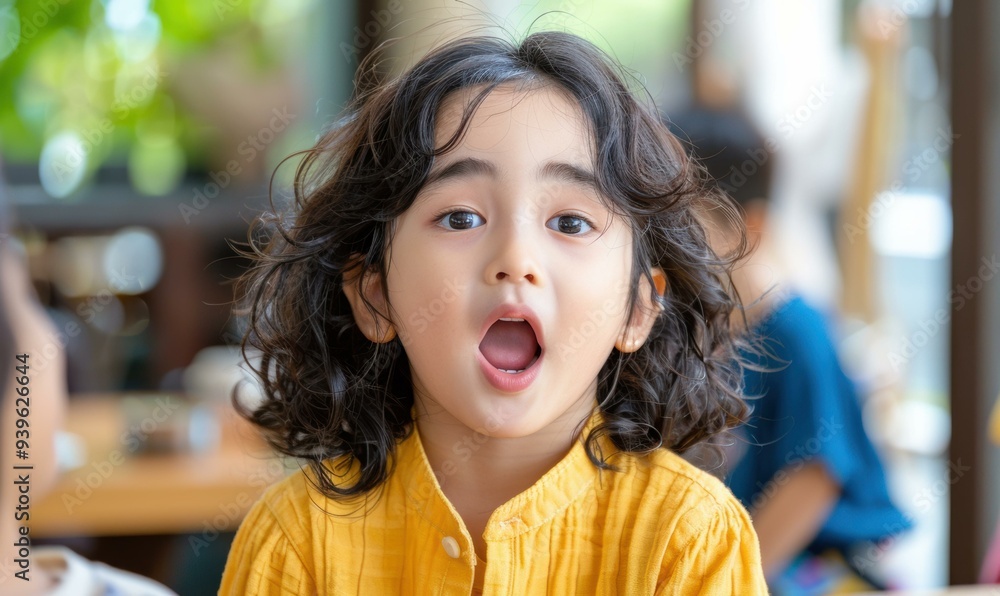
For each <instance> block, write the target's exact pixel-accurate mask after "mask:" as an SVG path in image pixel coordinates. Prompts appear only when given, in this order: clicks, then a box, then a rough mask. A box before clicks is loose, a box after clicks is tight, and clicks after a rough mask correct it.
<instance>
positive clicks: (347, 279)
mask: <svg viewBox="0 0 1000 596" xmlns="http://www.w3.org/2000/svg"><path fill="white" fill-rule="evenodd" d="M363 260H364V256H363V255H356V256H354V257H353V259H352V261H351V265H350V266H349V267H348V268H347V269H346V270H345V271H344V285H343V287H344V295H345V296H347V301H348V302H350V303H351V311H352V312H353V313H354V322H355V324H356V325H357V326H358V329H360V330H361V332H362V333H364V334H365V337H367V338H368V339H369V341H372V342H375V343H380V344H381V343H387V342H390V341H392V340H393V338H395V337H396V328H395V327H394V326H393V324H392V321H391V320H389V318H388V317H387V316H386V315H384V314H382V313H386V312H388V311H389V309H388V306H389V304H388V300H387V299H386V294H385V285H384V284H383V282H382V276H381V275H379V274H378V273H377V272H368V273H367V274H365V275H364V276H363V277H362V276H361V275H360V272H361V262H362V261H363ZM362 296H364V297H365V298H367V299H368V302H370V303H371V304H372V306H374V307H375V309H376V310H377V311H378V313H377V314H376V313H372V312H371V311H370V310H369V309H368V306H367V305H365V303H364V301H363V300H362Z"/></svg>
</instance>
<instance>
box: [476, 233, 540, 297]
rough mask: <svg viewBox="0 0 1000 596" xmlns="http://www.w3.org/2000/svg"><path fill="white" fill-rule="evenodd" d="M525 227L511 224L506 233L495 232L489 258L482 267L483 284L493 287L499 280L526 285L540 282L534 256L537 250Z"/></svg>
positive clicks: (537, 252)
mask: <svg viewBox="0 0 1000 596" xmlns="http://www.w3.org/2000/svg"><path fill="white" fill-rule="evenodd" d="M526 227H527V226H518V225H517V224H516V223H513V224H511V225H509V226H506V230H505V231H503V232H500V233H497V234H496V236H495V238H494V242H495V243H496V245H495V248H494V250H493V258H492V260H491V261H490V263H489V265H488V266H487V268H486V283H487V284H496V283H499V282H501V281H503V280H507V281H509V282H513V283H518V284H519V283H522V280H526V281H527V283H530V284H538V283H541V281H542V280H541V268H540V267H539V262H538V255H539V250H541V247H540V246H539V244H538V242H537V241H536V240H535V238H534V236H533V235H532V234H531V232H530V231H529V230H527V229H525V228H526Z"/></svg>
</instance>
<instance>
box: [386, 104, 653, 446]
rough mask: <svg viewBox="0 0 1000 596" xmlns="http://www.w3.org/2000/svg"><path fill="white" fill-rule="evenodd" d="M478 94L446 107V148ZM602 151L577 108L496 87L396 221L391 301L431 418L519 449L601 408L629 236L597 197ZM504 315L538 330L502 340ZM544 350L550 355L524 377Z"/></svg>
mask: <svg viewBox="0 0 1000 596" xmlns="http://www.w3.org/2000/svg"><path fill="white" fill-rule="evenodd" d="M470 96H471V93H470V92H469V91H466V92H463V93H458V94H456V95H454V96H452V97H451V98H449V100H447V101H445V102H444V104H443V106H442V108H441V111H440V113H439V117H438V121H437V122H438V124H437V130H436V132H435V135H436V143H437V145H438V146H441V145H443V144H444V143H445V142H446V141H447V140H448V139H449V138H451V137H452V135H453V134H454V133H455V131H456V130H457V127H458V123H459V120H460V118H461V113H462V110H463V108H464V107H465V103H466V101H467V100H468V98H469V97H470ZM593 144H594V143H593V139H592V137H591V135H590V133H589V132H588V130H587V128H586V117H585V116H584V114H583V112H582V110H581V109H580V108H579V107H578V106H577V105H576V103H575V102H574V101H573V100H572V99H569V98H568V97H567V96H566V95H565V94H563V93H561V92H559V91H555V90H552V89H547V88H546V89H540V90H533V91H528V92H519V91H515V90H514V89H513V88H512V87H500V88H498V89H496V90H494V91H493V92H492V93H491V94H490V95H489V96H488V97H487V98H486V100H485V101H484V102H483V103H482V104H481V106H480V107H479V108H478V109H477V111H476V112H475V114H474V116H473V118H472V121H471V124H470V126H469V128H468V131H467V134H466V135H465V136H464V138H463V139H462V142H461V144H460V145H458V146H457V147H456V148H455V149H454V150H452V151H450V152H448V153H447V154H445V155H443V156H441V157H440V158H438V160H437V161H436V162H435V164H434V166H433V169H432V171H431V174H430V176H429V178H428V182H427V184H426V185H425V186H424V188H423V189H422V190H421V191H420V193H419V195H418V196H417V198H416V200H415V201H414V203H413V205H412V206H411V207H410V208H409V209H408V210H407V211H406V212H405V213H404V214H403V215H402V216H400V217H399V218H398V220H397V221H396V228H395V235H394V237H393V239H392V244H391V249H390V253H389V255H388V260H389V263H388V279H387V287H388V298H389V302H390V304H391V305H392V323H393V325H394V327H395V329H396V331H397V333H398V335H399V337H400V340H401V341H402V344H403V347H404V349H405V350H406V354H407V356H408V358H409V361H410V364H411V373H412V378H413V385H414V396H415V400H416V402H417V406H418V411H419V412H420V413H421V414H422V415H427V416H440V417H443V418H442V420H446V421H447V422H450V423H454V422H458V423H461V424H463V425H464V426H465V427H467V428H468V429H471V430H474V431H478V432H480V433H482V434H485V435H488V436H494V437H521V436H527V435H530V434H533V433H536V432H538V431H539V430H542V429H544V428H547V427H550V426H551V425H552V424H553V423H555V422H557V421H563V422H566V423H567V424H569V425H575V424H576V423H577V422H579V421H580V420H582V419H584V418H586V416H587V414H588V413H589V412H590V411H591V409H592V407H593V406H594V405H595V404H596V396H597V393H596V388H597V374H598V372H599V371H600V369H601V367H602V365H603V364H604V363H605V361H606V360H607V358H608V356H609V355H610V353H611V351H612V350H613V349H614V348H615V344H616V341H617V340H619V339H620V338H621V337H622V332H623V331H624V318H625V314H626V299H627V297H628V280H629V274H630V267H631V259H632V236H631V232H630V229H629V227H628V226H627V225H626V223H625V222H623V221H622V220H621V219H619V218H617V217H612V214H611V212H610V211H609V210H608V209H607V208H605V207H604V206H603V205H602V203H601V201H600V199H599V195H598V192H597V190H596V188H595V187H594V185H593V182H592V180H593V163H594V158H593V151H594V149H593ZM503 305H510V306H512V307H513V308H514V309H515V311H516V309H528V310H527V311H523V312H521V314H506V315H505V314H504V310H503ZM528 311H530V313H533V314H529V313H528ZM516 312H519V311H516ZM503 316H506V317H508V318H522V319H526V320H529V321H531V320H532V317H534V320H533V321H531V322H532V324H533V326H534V329H529V328H527V327H526V324H524V323H521V324H518V323H516V322H509V323H508V324H507V327H508V329H510V330H511V333H513V335H504V334H497V335H495V336H493V337H492V339H491V338H490V337H489V336H490V335H491V333H488V330H489V329H490V327H491V326H492V324H493V323H494V322H495V321H496V320H497V318H498V317H503ZM499 327H503V325H502V324H501V325H499ZM499 327H498V328H499ZM625 337H626V338H632V339H636V337H635V336H634V335H629V336H625ZM514 338H520V341H516V340H515V339H514ZM644 338H645V335H644V334H642V335H641V337H638V340H639V342H638V343H640V344H641V341H642V340H643V339H644ZM484 339H486V341H485V342H484ZM532 341H535V342H537V344H539V346H537V347H540V348H541V354H540V356H538V358H537V359H536V360H535V361H534V364H528V362H529V359H530V358H531V356H532V355H534V354H537V349H536V346H535V344H532V343H531V342H532ZM488 343H494V346H495V345H496V343H508V345H509V346H510V347H511V351H510V353H509V354H508V358H509V359H508V360H507V361H506V362H507V364H506V365H501V366H499V368H498V367H497V366H495V365H494V364H491V362H493V363H496V362H497V361H498V358H499V359H501V360H502V359H503V357H502V356H499V357H498V356H497V351H496V350H493V349H490V348H487V347H486V344H488ZM525 344H526V345H525ZM481 346H483V347H484V349H482V350H481V349H480V348H481ZM515 346H516V347H515ZM633 347H637V346H633ZM501 351H502V350H501ZM514 362H520V364H513V363H514ZM508 366H509V367H511V368H509V369H507V368H506V367H508ZM524 367H527V368H526V370H525V371H524V372H521V373H509V372H504V370H500V369H505V370H515V369H520V368H524Z"/></svg>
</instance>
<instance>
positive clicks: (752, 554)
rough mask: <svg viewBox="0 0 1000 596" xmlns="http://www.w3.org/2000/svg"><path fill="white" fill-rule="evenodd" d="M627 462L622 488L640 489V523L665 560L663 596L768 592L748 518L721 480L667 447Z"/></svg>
mask: <svg viewBox="0 0 1000 596" xmlns="http://www.w3.org/2000/svg"><path fill="white" fill-rule="evenodd" d="M626 461H629V462H630V463H628V464H626V465H624V466H623V468H624V470H623V471H624V476H625V478H623V480H625V482H623V483H622V484H624V485H626V486H633V487H638V488H639V491H638V492H640V493H641V495H640V496H639V497H638V502H636V503H634V507H635V510H636V515H637V520H641V521H643V523H642V524H641V525H642V526H644V527H645V529H644V530H643V531H644V532H647V533H650V534H652V535H653V542H652V544H651V545H650V546H651V547H652V549H653V550H652V552H653V553H655V554H656V557H657V558H658V560H659V561H660V572H659V574H658V577H657V590H656V592H657V593H658V594H703V593H712V594H715V593H743V594H766V593H767V591H766V587H765V586H764V580H763V572H762V569H761V562H760V546H759V543H758V540H757V534H756V533H755V532H754V529H753V524H752V522H751V520H750V515H749V514H748V513H747V511H746V509H745V508H744V507H743V505H741V504H740V502H739V501H738V500H737V499H736V497H734V496H733V493H732V492H731V491H730V490H729V489H728V488H727V487H726V486H725V485H724V484H723V483H722V482H721V481H720V480H719V479H718V478H716V477H715V476H712V475H711V474H709V473H708V472H705V471H704V470H701V469H699V468H698V467H696V466H694V465H693V464H691V463H690V462H688V461H685V460H684V459H683V458H681V457H680V456H679V455H677V454H676V453H674V452H672V451H670V450H667V449H664V448H660V449H657V450H656V451H653V452H652V453H650V454H648V455H645V456H631V457H630V458H629V460H626ZM633 491H635V488H633ZM633 496H635V495H634V494H633ZM639 526H640V524H639V523H637V524H636V529H635V530H634V531H638V530H639Z"/></svg>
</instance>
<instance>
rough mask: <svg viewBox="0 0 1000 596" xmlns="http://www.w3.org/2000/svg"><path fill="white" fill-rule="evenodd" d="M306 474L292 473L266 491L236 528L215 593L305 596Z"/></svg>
mask: <svg viewBox="0 0 1000 596" xmlns="http://www.w3.org/2000/svg"><path fill="white" fill-rule="evenodd" d="M307 494H308V493H307V490H306V487H305V475H304V473H303V472H302V471H299V472H296V473H294V474H292V475H291V476H289V477H287V478H285V479H284V480H282V481H280V482H278V483H276V484H274V485H272V486H271V487H270V488H268V489H267V490H266V491H265V492H264V494H263V495H262V496H261V498H260V499H259V500H258V501H257V502H256V503H254V505H253V506H252V507H251V508H250V511H249V512H247V515H246V517H244V518H243V521H242V522H241V523H240V527H239V529H238V530H237V532H236V537H235V538H234V539H233V543H232V546H231V547H230V551H229V558H228V559H227V561H226V567H225V571H224V572H223V576H222V585H221V587H220V589H219V593H220V594H245V593H254V594H279V593H286V592H293V593H310V592H312V591H314V589H315V571H314V570H313V569H312V567H311V562H312V560H313V553H312V546H311V541H310V532H309V518H308V511H307V510H306V509H305V507H304V506H303V504H302V498H303V496H304V495H307Z"/></svg>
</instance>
